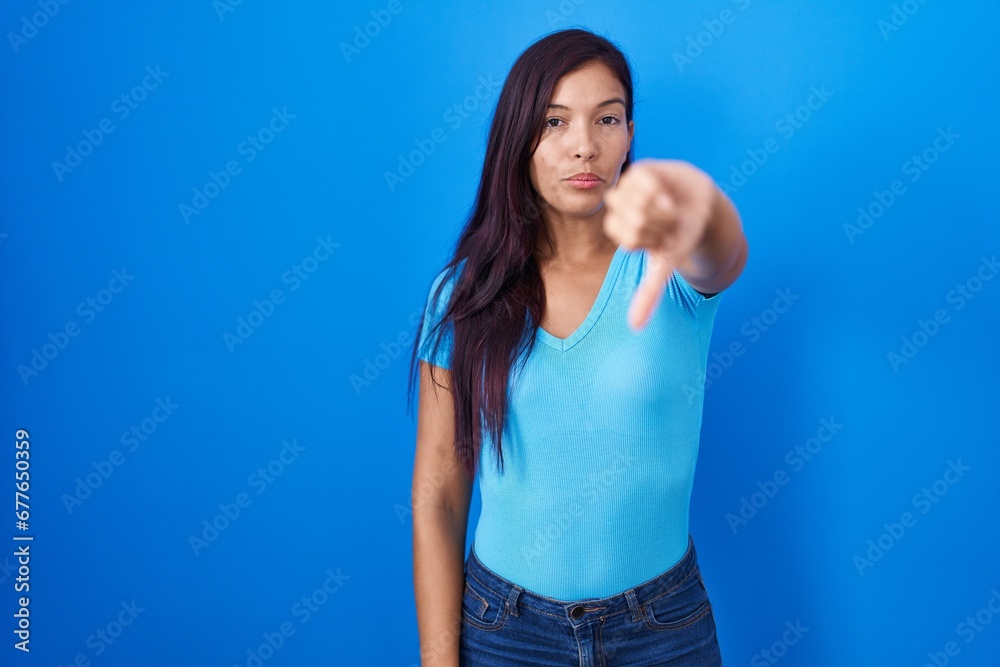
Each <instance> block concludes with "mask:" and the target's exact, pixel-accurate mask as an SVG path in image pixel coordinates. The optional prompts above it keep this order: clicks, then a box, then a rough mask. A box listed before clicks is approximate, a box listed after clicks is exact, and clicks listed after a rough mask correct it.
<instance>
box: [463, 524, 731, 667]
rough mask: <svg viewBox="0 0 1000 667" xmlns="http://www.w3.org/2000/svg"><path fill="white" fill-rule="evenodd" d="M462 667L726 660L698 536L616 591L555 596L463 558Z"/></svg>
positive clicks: (611, 666) (619, 666) (649, 665)
mask: <svg viewBox="0 0 1000 667" xmlns="http://www.w3.org/2000/svg"><path fill="white" fill-rule="evenodd" d="M460 658H461V660H460V664H461V665H462V667H506V666H508V665H552V666H556V665H558V666H559V667H571V666H573V667H627V666H628V667H632V666H634V667H653V666H654V665H670V666H671V667H680V666H682V665H683V666H691V667H694V666H699V667H701V666H704V667H720V666H721V665H722V655H721V653H720V650H719V642H718V639H717V638H716V634H715V618H714V617H713V615H712V605H711V603H710V602H709V600H708V592H707V591H706V590H705V584H704V582H703V581H702V579H701V572H700V570H699V569H698V557H697V554H696V553H695V550H694V539H693V538H692V537H691V536H690V535H688V548H687V551H686V552H685V553H684V556H683V558H681V560H680V561H679V562H678V563H677V564H676V565H674V566H673V567H671V568H670V569H669V570H667V571H666V572H663V573H662V574H660V575H657V576H656V577H654V578H653V579H650V580H649V581H646V582H645V583H642V584H639V585H638V586H635V587H634V588H630V589H629V590H627V591H624V592H622V593H618V594H616V595H612V596H611V597H606V598H600V599H589V600H556V599H553V598H550V597H545V596H544V595H539V594H537V593H533V592H532V591H529V590H526V589H524V588H521V587H520V586H518V585H517V584H515V583H513V582H511V581H508V580H507V579H504V578H503V577H501V576H500V575H498V574H496V573H495V572H493V571H491V570H489V569H487V568H486V566H485V565H483V564H482V562H480V560H479V558H478V557H477V556H476V551H475V544H473V546H472V549H470V551H469V556H468V558H467V559H466V561H465V593H464V595H463V596H462V633H461V640H460Z"/></svg>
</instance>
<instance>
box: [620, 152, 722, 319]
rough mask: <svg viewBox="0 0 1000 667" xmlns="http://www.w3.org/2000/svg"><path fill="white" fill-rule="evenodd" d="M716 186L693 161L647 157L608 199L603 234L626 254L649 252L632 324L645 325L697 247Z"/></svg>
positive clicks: (631, 312)
mask: <svg viewBox="0 0 1000 667" xmlns="http://www.w3.org/2000/svg"><path fill="white" fill-rule="evenodd" d="M716 191H717V187H716V185H715V182H714V181H713V180H712V178H711V177H710V176H709V175H708V174H706V173H705V172H703V171H702V170H700V169H698V168H697V167H695V166H694V165H693V164H691V163H689V162H684V161H682V160H654V159H650V158H645V159H642V160H637V161H636V162H634V163H632V164H631V165H629V167H628V169H626V170H625V173H624V174H622V175H621V176H620V177H619V179H618V183H617V185H616V186H615V187H614V188H613V189H612V190H610V191H609V192H608V193H607V194H606V195H605V197H604V205H605V208H606V212H605V215H604V233H605V234H607V235H608V237H609V238H611V239H612V240H613V241H615V242H617V243H618V245H620V246H622V247H624V248H625V249H627V250H636V249H638V248H647V249H648V250H647V255H648V267H647V270H646V272H645V275H644V277H643V280H642V283H641V284H640V285H639V287H638V289H636V291H635V295H634V296H633V297H632V303H631V304H630V305H629V312H628V321H629V325H630V326H631V327H632V328H633V329H636V330H639V329H641V328H642V327H644V326H645V325H646V322H647V321H648V319H649V316H650V315H651V314H652V313H653V310H654V309H655V308H656V306H657V305H658V304H659V302H660V298H661V297H662V296H663V291H664V289H665V287H666V284H667V281H668V280H669V279H670V274H671V273H672V272H673V270H674V268H675V267H676V266H677V265H678V263H679V262H681V261H683V260H684V259H685V258H686V257H687V256H688V255H689V254H690V253H691V251H692V250H694V249H695V248H697V247H698V245H699V243H700V242H701V240H702V238H703V237H704V236H705V230H706V229H707V227H708V222H709V220H710V218H711V215H712V209H713V204H714V202H715V197H716Z"/></svg>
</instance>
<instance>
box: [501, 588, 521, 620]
mask: <svg viewBox="0 0 1000 667" xmlns="http://www.w3.org/2000/svg"><path fill="white" fill-rule="evenodd" d="M523 590H524V589H522V588H520V587H519V586H511V587H510V595H508V596H507V602H506V603H505V604H506V605H507V610H508V611H509V612H510V614H511V616H520V614H519V613H518V611H517V599H518V598H519V597H520V596H521V592H522V591H523Z"/></svg>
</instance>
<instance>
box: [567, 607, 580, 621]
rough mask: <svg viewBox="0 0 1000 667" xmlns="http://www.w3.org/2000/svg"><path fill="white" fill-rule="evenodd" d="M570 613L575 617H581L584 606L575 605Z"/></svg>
mask: <svg viewBox="0 0 1000 667" xmlns="http://www.w3.org/2000/svg"><path fill="white" fill-rule="evenodd" d="M569 615H570V616H572V617H573V618H580V617H581V616H583V607H580V606H576V607H573V609H572V611H570V612H569Z"/></svg>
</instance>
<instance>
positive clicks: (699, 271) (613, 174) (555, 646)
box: [410, 29, 748, 667]
mask: <svg viewBox="0 0 1000 667" xmlns="http://www.w3.org/2000/svg"><path fill="white" fill-rule="evenodd" d="M633 131H634V122H633V120H632V77H631V73H630V70H629V65H628V63H627V61H626V59H625V56H624V55H623V54H622V53H621V52H620V51H619V50H618V49H617V48H616V47H615V46H614V45H613V44H612V43H611V42H609V41H608V40H606V39H605V38H603V37H600V36H598V35H595V34H593V33H591V32H588V31H585V30H579V29H571V30H564V31H560V32H556V33H553V34H550V35H548V36H546V37H544V38H543V39H541V40H539V41H538V42H536V43H535V44H533V45H531V46H530V47H529V48H528V49H527V50H526V51H525V52H524V53H523V54H522V55H521V56H520V57H519V58H518V60H517V61H516V62H515V64H514V66H513V67H512V68H511V72H510V74H509V76H508V77H507V80H506V81H505V83H504V87H503V90H502V92H501V94H500V99H499V101H498V103H497V108H496V112H495V114H494V118H493V121H492V125H491V128H490V134H489V138H488V143H487V149H486V155H485V164H484V168H483V174H482V178H481V181H480V185H479V192H478V196H477V199H476V204H475V207H474V211H473V213H472V215H471V217H470V220H469V222H468V224H467V226H466V227H465V229H464V231H463V232H462V234H461V237H460V239H459V242H458V245H457V249H456V251H455V253H454V256H453V258H452V259H451V261H450V262H449V263H448V265H447V266H446V267H445V269H444V270H443V271H442V272H441V273H440V274H438V276H437V278H436V279H435V281H434V283H433V285H432V286H431V290H430V294H429V295H428V300H427V308H426V310H425V313H424V318H423V320H422V321H421V324H420V335H419V338H418V340H417V341H416V343H415V345H414V350H413V357H412V358H411V369H410V373H411V375H410V380H411V390H412V382H413V380H414V367H413V365H412V364H413V363H414V362H415V360H416V357H418V356H419V358H420V360H421V362H420V364H419V368H420V372H419V374H420V394H419V413H418V427H417V431H418V433H417V451H416V456H415V461H414V475H413V499H412V500H413V540H414V586H415V597H416V602H417V617H418V629H419V632H420V643H421V657H422V664H423V665H424V667H439V666H452V667H454V666H457V665H469V666H478V665H484V666H487V665H488V666H498V665H525V664H528V665H566V666H569V665H607V666H609V667H610V666H611V665H644V666H645V665H661V664H662V665H668V664H669V665H719V664H721V656H720V651H719V645H718V640H717V637H716V628H715V621H714V617H713V615H712V607H711V604H710V603H709V600H708V594H707V591H706V589H705V586H704V582H703V580H702V578H701V574H700V572H699V569H698V565H697V556H696V554H695V551H694V542H693V539H692V538H691V536H690V534H689V533H688V508H689V501H690V494H691V488H692V483H693V479H694V469H695V461H696V458H697V452H698V444H699V432H700V428H701V415H702V403H703V389H702V388H703V387H704V377H705V367H706V360H707V350H708V343H709V338H710V336H711V331H712V324H713V322H714V317H715V312H716V309H717V308H718V302H719V299H720V296H719V295H718V293H719V292H721V291H723V290H724V289H725V288H726V287H728V286H729V285H730V284H732V283H733V281H735V280H736V278H737V277H738V276H739V274H740V273H741V271H742V270H743V266H744V264H745V263H746V258H747V252H748V249H747V241H746V237H745V236H744V234H743V230H742V223H741V222H740V218H739V215H738V214H737V212H736V210H735V209H734V207H733V205H732V203H731V202H730V201H729V200H728V198H726V196H725V195H724V194H723V193H722V192H721V191H720V190H719V188H718V187H716V185H715V183H714V182H713V181H712V180H711V179H710V178H709V177H708V176H707V175H706V174H704V173H703V172H702V171H700V170H699V169H697V168H696V167H694V166H693V165H690V164H688V163H685V162H680V161H673V160H642V161H639V162H636V163H635V164H632V159H631V145H632V137H633ZM664 293H666V294H667V299H666V300H664V302H663V304H662V305H660V298H661V296H662V295H663V294H664ZM477 378H480V379H481V380H480V381H476V379H477ZM411 396H412V394H411ZM477 473H478V474H479V475H480V487H481V492H482V514H481V516H480V519H479V523H478V524H477V527H476V532H475V535H474V539H473V544H472V548H471V550H470V552H469V555H468V558H465V542H466V526H467V521H468V514H469V502H470V497H471V491H472V480H473V479H474V478H475V475H476V474H477Z"/></svg>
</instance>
